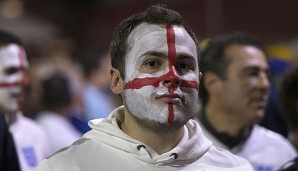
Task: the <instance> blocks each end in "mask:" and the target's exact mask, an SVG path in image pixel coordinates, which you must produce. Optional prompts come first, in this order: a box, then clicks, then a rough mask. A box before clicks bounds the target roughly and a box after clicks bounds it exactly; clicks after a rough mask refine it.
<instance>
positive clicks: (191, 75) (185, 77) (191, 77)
mask: <svg viewBox="0 0 298 171" xmlns="http://www.w3.org/2000/svg"><path fill="white" fill-rule="evenodd" d="M181 79H182V80H186V81H196V82H198V83H199V74H195V73H189V74H186V75H183V76H181Z"/></svg>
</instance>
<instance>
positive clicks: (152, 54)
mask: <svg viewBox="0 0 298 171" xmlns="http://www.w3.org/2000/svg"><path fill="white" fill-rule="evenodd" d="M144 56H157V57H161V58H168V56H167V54H166V53H163V52H157V51H147V52H145V53H143V54H142V55H140V56H139V57H140V58H141V57H144Z"/></svg>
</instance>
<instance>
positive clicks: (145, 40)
mask: <svg viewBox="0 0 298 171" xmlns="http://www.w3.org/2000/svg"><path fill="white" fill-rule="evenodd" d="M172 31H173V32H172V33H173V34H172V36H174V41H172V42H171V43H174V44H173V45H174V46H172V47H173V48H174V51H176V55H175V56H174V58H173V56H172V57H169V54H168V52H169V49H170V51H173V48H169V44H168V38H169V37H167V28H166V25H154V24H147V23H143V24H140V25H139V26H137V27H136V28H135V29H134V30H133V31H132V32H131V34H130V35H129V37H128V40H127V41H128V52H127V55H126V61H125V62H126V70H125V80H124V82H125V83H126V85H125V87H124V89H125V90H124V99H125V103H126V105H127V109H128V110H129V112H130V113H132V114H133V115H134V116H135V117H137V118H140V119H145V120H149V121H151V122H155V123H162V124H171V123H175V122H178V123H183V124H184V123H185V122H187V121H188V119H189V118H191V117H192V116H193V114H194V112H195V111H196V108H197V100H198V89H197V88H198V87H197V88H194V87H193V88H190V87H187V86H183V84H182V83H184V82H187V83H188V82H192V83H195V84H196V85H197V86H198V84H199V69H198V59H197V49H196V44H195V42H194V41H193V39H192V38H191V37H190V35H189V34H188V33H187V31H186V30H185V29H184V28H183V27H178V26H172ZM172 59H173V60H172ZM170 61H172V62H173V63H172V64H171V62H170ZM185 66H186V68H185ZM173 68H174V69H173ZM171 70H172V72H171ZM173 73H174V75H175V76H176V77H177V79H178V80H180V81H181V82H182V83H181V84H180V85H178V86H175V88H173V89H172V90H171V91H170V88H169V87H168V86H166V84H165V83H164V81H165V80H167V79H169V78H170V75H173ZM168 74H169V75H168ZM138 79H140V80H143V81H145V82H146V83H145V84H146V85H144V83H142V81H139V80H138ZM152 80H153V81H152ZM171 106H172V107H171ZM171 113H172V114H171ZM170 115H172V116H171V117H172V119H173V120H172V121H169V117H170Z"/></svg>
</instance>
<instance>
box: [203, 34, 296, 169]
mask: <svg viewBox="0 0 298 171" xmlns="http://www.w3.org/2000/svg"><path fill="white" fill-rule="evenodd" d="M200 66H201V67H200V69H201V71H202V73H203V77H202V82H201V84H200V98H201V99H202V111H201V112H200V115H199V120H200V125H201V127H202V130H203V132H204V134H205V135H206V136H207V137H208V138H209V139H210V140H212V142H213V143H214V145H216V146H218V147H222V148H225V149H228V150H230V151H231V152H233V153H234V154H236V155H239V156H241V157H243V158H245V159H247V160H248V161H249V162H250V163H251V164H252V165H253V166H254V169H255V170H257V171H263V170H266V171H274V170H277V169H278V168H280V166H281V165H283V164H284V163H285V162H287V161H289V160H291V159H293V158H294V157H295V156H296V155H297V153H296V151H295V149H294V148H293V146H292V145H290V143H289V142H288V141H287V140H286V139H285V138H283V137H282V136H281V135H279V134H277V133H274V132H272V131H270V130H268V129H265V128H263V127H261V126H258V125H257V124H256V123H258V122H259V121H260V120H261V119H262V118H263V116H264V111H265V107H266V103H267V100H268V90H269V86H270V83H269V80H268V64H267V61H266V57H265V54H264V52H263V50H262V48H261V45H260V43H259V42H258V41H256V40H255V39H254V38H251V37H250V36H248V35H245V34H243V33H233V34H229V35H224V36H222V37H217V38H214V39H211V40H210V41H209V42H208V43H207V45H206V47H204V48H203V50H202V52H201V63H200Z"/></svg>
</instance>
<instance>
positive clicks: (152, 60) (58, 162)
mask: <svg viewBox="0 0 298 171" xmlns="http://www.w3.org/2000/svg"><path fill="white" fill-rule="evenodd" d="M111 58H112V69H111V71H110V75H111V78H110V85H111V89H112V91H113V92H114V93H115V94H119V95H121V98H122V100H123V104H124V106H121V107H119V108H117V109H115V110H114V111H113V112H112V113H111V114H110V115H109V117H108V118H106V119H97V120H91V121H90V122H89V125H90V126H91V128H92V130H91V131H89V132H87V133H86V134H85V135H84V137H83V139H81V140H79V141H77V142H75V143H74V144H73V145H72V146H70V147H68V148H64V149H62V150H60V151H59V152H58V153H56V154H55V155H53V156H51V157H49V158H48V159H46V160H44V161H43V162H42V163H41V164H40V166H39V168H38V169H37V170H89V171H93V170H94V171H95V170H239V171H240V170H241V171H242V170H252V167H251V165H250V164H249V163H248V162H247V161H246V160H244V159H243V158H240V157H238V156H235V155H233V154H231V153H230V152H228V151H226V150H223V149H219V148H216V147H214V146H213V145H212V143H211V142H210V141H209V140H208V139H206V138H205V137H204V135H203V134H202V131H201V129H200V126H199V125H198V124H197V122H195V121H194V120H192V119H190V118H192V117H193V115H194V114H195V112H196V105H197V101H198V87H199V68H198V62H199V61H198V60H199V59H198V42H197V39H196V38H195V36H194V34H193V32H192V31H191V30H190V29H189V28H188V27H187V26H186V24H185V23H184V21H183V19H182V17H181V16H180V15H179V14H178V13H177V12H175V11H173V10H170V9H168V8H166V7H164V6H161V5H155V6H151V7H150V8H149V9H148V10H147V11H145V12H142V13H138V14H135V15H133V16H131V17H129V18H128V19H126V20H124V21H123V22H121V23H120V25H119V26H118V27H117V28H116V29H115V31H114V34H113V39H112V43H111Z"/></svg>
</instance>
